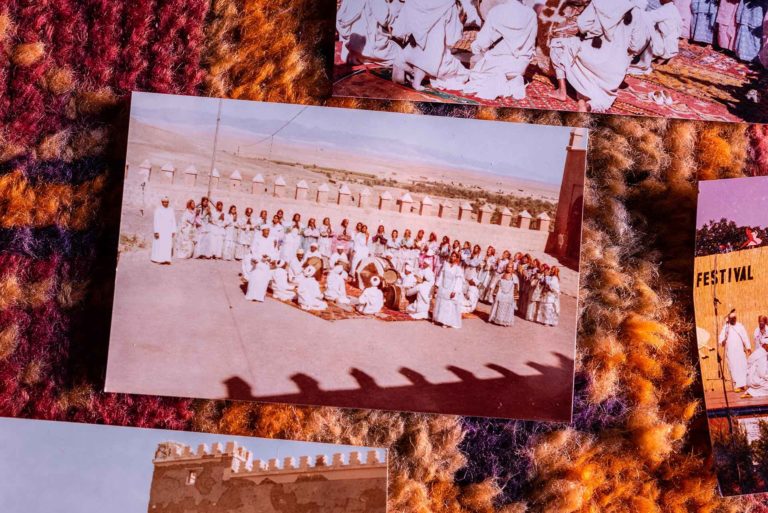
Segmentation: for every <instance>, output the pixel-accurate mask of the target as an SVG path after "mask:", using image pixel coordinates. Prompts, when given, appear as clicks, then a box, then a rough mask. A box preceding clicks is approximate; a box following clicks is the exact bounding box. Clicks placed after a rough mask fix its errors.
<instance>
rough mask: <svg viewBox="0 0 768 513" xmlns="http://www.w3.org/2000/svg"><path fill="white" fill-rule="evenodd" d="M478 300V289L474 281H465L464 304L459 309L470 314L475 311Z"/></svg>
mask: <svg viewBox="0 0 768 513" xmlns="http://www.w3.org/2000/svg"><path fill="white" fill-rule="evenodd" d="M479 300H480V289H478V288H477V284H476V283H475V280H469V281H467V285H466V287H465V290H464V304H463V307H462V309H461V311H462V312H463V313H472V312H474V311H475V310H476V309H477V302H478V301H479Z"/></svg>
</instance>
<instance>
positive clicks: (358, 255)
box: [350, 232, 370, 276]
mask: <svg viewBox="0 0 768 513" xmlns="http://www.w3.org/2000/svg"><path fill="white" fill-rule="evenodd" d="M352 243H353V245H352V250H353V251H354V252H355V254H354V256H353V257H352V266H351V267H350V270H351V271H352V275H353V276H354V275H355V274H354V273H355V270H356V269H357V266H358V265H359V264H360V262H362V261H363V259H366V258H368V256H369V255H370V250H369V249H368V241H367V237H366V235H365V234H364V233H362V232H358V233H356V234H355V237H354V238H353V239H352Z"/></svg>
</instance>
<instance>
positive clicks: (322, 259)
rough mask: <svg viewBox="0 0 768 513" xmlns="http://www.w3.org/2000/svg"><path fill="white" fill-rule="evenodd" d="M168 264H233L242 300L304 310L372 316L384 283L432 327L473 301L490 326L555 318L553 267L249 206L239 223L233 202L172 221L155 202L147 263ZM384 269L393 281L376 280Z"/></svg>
mask: <svg viewBox="0 0 768 513" xmlns="http://www.w3.org/2000/svg"><path fill="white" fill-rule="evenodd" d="M172 258H176V259H188V258H199V259H223V260H241V261H242V276H243V277H244V278H245V279H246V280H247V281H248V290H247V293H246V297H247V298H248V299H250V300H256V301H263V300H264V297H265V294H266V291H267V289H268V288H270V289H271V290H272V293H273V295H274V296H275V297H276V298H278V299H282V300H297V301H298V303H299V305H300V306H301V307H302V308H304V309H307V310H323V309H325V308H327V301H333V302H335V303H336V304H338V305H340V306H343V307H351V308H356V309H357V310H358V311H359V312H360V313H363V314H367V315H373V314H376V313H378V312H380V311H381V310H382V308H383V307H384V294H383V292H382V290H381V289H382V286H384V285H396V288H397V290H398V294H399V296H400V298H399V300H398V301H397V302H398V306H399V309H401V310H403V311H405V312H407V313H408V314H410V315H411V316H412V317H413V318H415V319H429V318H430V309H431V310H432V312H431V317H432V320H433V321H434V322H436V323H438V324H440V325H443V326H448V327H454V328H459V327H460V326H461V315H462V313H469V312H474V311H475V310H476V308H477V304H478V302H481V301H482V302H485V303H487V304H491V305H492V307H491V314H490V318H489V321H490V322H492V323H494V324H498V325H502V326H511V325H512V324H513V323H514V317H515V312H516V311H518V313H519V315H520V316H521V317H524V318H526V319H527V320H530V321H534V322H539V323H541V324H545V325H548V326H556V325H557V324H558V321H559V316H560V270H559V268H558V267H556V266H551V267H550V266H549V265H548V264H545V263H542V262H539V260H538V259H535V258H533V257H532V256H531V255H527V254H522V253H516V254H515V255H512V254H511V253H510V252H509V251H506V250H505V251H503V252H501V254H500V255H497V253H496V250H495V248H494V247H493V246H489V247H488V248H486V250H485V251H483V250H482V248H481V247H480V246H479V245H477V244H475V245H472V244H471V243H470V242H469V241H465V242H464V243H463V244H462V243H461V242H460V241H459V240H454V241H451V240H450V239H449V237H447V236H444V237H442V239H439V240H438V237H437V235H436V234H435V233H430V234H429V235H428V236H427V235H426V234H425V232H424V230H418V231H417V232H416V234H415V236H414V235H413V234H412V232H411V230H405V231H404V233H403V235H402V236H400V234H399V232H398V231H397V230H391V231H390V232H387V231H386V229H385V227H384V226H379V227H378V229H377V230H376V233H375V234H373V235H371V233H370V232H369V231H368V227H367V226H366V225H365V224H364V223H357V224H356V226H355V227H354V229H353V228H352V227H351V225H350V222H349V220H348V219H343V220H342V221H341V223H340V224H339V225H338V226H335V227H334V226H332V223H331V221H330V219H329V218H327V217H326V218H324V219H323V220H322V222H321V223H320V224H319V225H318V224H317V222H316V220H315V219H314V218H311V219H309V220H308V221H307V223H306V224H304V223H303V222H302V217H301V214H299V213H295V214H294V215H293V216H292V217H291V220H290V221H287V220H286V219H285V218H284V213H283V211H282V210H278V211H277V212H275V214H274V215H273V216H272V217H271V218H270V217H269V216H268V213H267V211H265V210H262V211H261V212H260V213H259V216H254V215H253V209H251V208H247V209H245V212H244V215H242V216H240V215H239V214H238V212H237V208H236V207H235V206H234V205H232V206H230V207H229V209H227V210H226V211H225V209H224V205H223V203H222V202H217V203H215V204H211V202H210V201H209V200H208V198H202V199H201V201H200V203H199V204H195V202H194V200H189V201H188V202H187V205H186V209H185V210H184V212H183V213H182V214H181V217H180V219H179V221H178V223H177V222H176V216H175V213H174V211H173V209H172V208H170V206H169V201H168V198H163V199H162V200H161V205H160V206H158V207H157V208H156V210H155V213H154V240H153V244H152V252H151V260H152V261H154V262H157V263H161V264H170V263H171V260H172ZM371 265H373V267H371ZM384 270H390V271H392V272H393V275H394V276H395V277H396V279H395V278H393V279H392V280H390V282H388V283H386V284H384V283H382V277H381V276H379V274H382V271H384ZM318 271H320V272H318ZM323 271H325V272H323ZM371 274H374V276H371ZM323 277H325V290H322V291H321V282H322V281H323V280H322V278H323ZM346 283H350V284H354V285H355V286H357V288H359V289H360V290H362V294H361V295H360V297H359V298H355V297H349V296H348V295H347V291H346V286H345V284H346ZM433 300H434V308H432V305H433Z"/></svg>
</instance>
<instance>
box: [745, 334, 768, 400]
mask: <svg viewBox="0 0 768 513" xmlns="http://www.w3.org/2000/svg"><path fill="white" fill-rule="evenodd" d="M766 348H768V343H764V344H762V345H760V346H758V347H757V349H755V351H754V352H753V353H752V354H751V355H749V358H747V391H746V392H745V393H744V395H742V396H741V398H742V399H749V398H750V397H766V396H768V351H766Z"/></svg>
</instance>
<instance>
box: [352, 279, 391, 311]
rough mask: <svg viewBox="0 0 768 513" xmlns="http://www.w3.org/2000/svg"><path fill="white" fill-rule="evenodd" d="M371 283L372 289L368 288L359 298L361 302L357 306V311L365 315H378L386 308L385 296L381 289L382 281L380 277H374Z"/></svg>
mask: <svg viewBox="0 0 768 513" xmlns="http://www.w3.org/2000/svg"><path fill="white" fill-rule="evenodd" d="M370 283H371V285H370V287H366V288H365V290H363V293H362V294H360V297H359V298H357V299H358V301H359V303H358V305H357V306H356V308H357V311H358V312H360V313H361V314H365V315H373V314H377V313H379V312H381V309H382V308H384V294H383V293H382V292H381V289H380V288H379V285H380V284H381V279H380V278H379V277H378V276H372V277H371V280H370Z"/></svg>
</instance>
